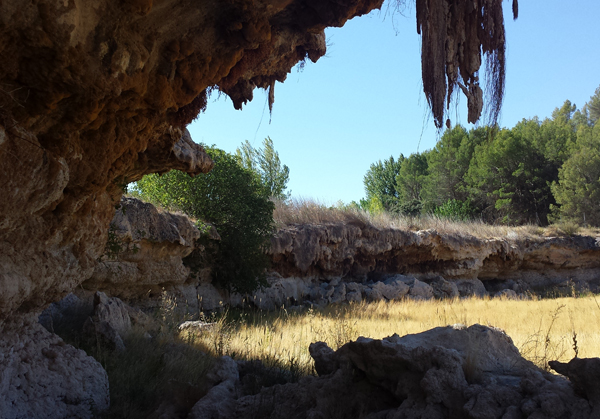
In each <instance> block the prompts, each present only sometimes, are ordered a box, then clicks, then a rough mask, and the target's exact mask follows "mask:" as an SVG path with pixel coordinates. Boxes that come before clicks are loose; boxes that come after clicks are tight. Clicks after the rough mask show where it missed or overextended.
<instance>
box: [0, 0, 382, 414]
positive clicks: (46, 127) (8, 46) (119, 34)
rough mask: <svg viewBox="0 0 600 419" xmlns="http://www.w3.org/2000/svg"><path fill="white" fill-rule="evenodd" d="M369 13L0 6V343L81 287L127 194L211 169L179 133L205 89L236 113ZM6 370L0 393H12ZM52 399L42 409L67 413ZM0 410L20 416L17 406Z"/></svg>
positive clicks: (351, 5)
mask: <svg viewBox="0 0 600 419" xmlns="http://www.w3.org/2000/svg"><path fill="white" fill-rule="evenodd" d="M381 3H382V0H342V1H317V2H315V1H309V0H297V1H275V0H264V1H249V0H231V1H216V2H206V1H195V0H154V1H152V0H126V1H117V0H99V1H93V2H91V1H79V0H74V1H61V2H57V1H48V0H38V1H22V0H4V1H2V2H0V55H1V56H2V60H0V196H1V197H2V198H1V199H0V337H1V338H0V339H4V337H5V336H12V334H13V333H16V334H17V335H23V336H28V334H29V332H28V330H29V329H28V328H29V326H31V325H32V324H34V323H35V321H36V319H37V317H38V315H39V313H40V312H41V311H42V310H43V309H44V308H45V307H47V306H48V305H49V304H50V303H51V302H53V301H58V300H60V299H61V298H62V297H64V296H65V295H67V294H68V293H69V292H70V291H71V290H73V289H74V288H76V287H77V286H78V285H79V284H80V283H81V282H82V281H84V280H86V279H87V278H89V277H90V276H91V274H92V272H93V271H94V268H95V266H96V264H97V262H98V259H99V258H100V256H101V255H102V253H103V250H104V245H105V243H106V240H107V232H108V227H109V224H110V221H111V219H112V218H113V215H114V211H115V205H117V204H118V203H119V199H120V197H121V195H122V193H123V188H124V186H125V185H126V184H127V183H128V182H131V181H135V180H137V179H139V178H141V176H142V175H144V174H145V173H162V172H166V171H168V170H171V169H179V170H183V171H185V172H188V173H190V174H191V175H196V174H199V173H202V172H207V171H209V170H210V169H211V167H212V162H211V161H210V159H209V158H208V156H207V155H206V154H205V153H204V151H203V149H202V147H200V146H198V145H196V144H194V143H193V142H192V141H191V140H190V138H189V135H187V134H186V133H185V126H186V125H187V124H188V123H189V122H191V121H192V120H193V118H195V117H196V116H197V115H198V113H199V112H200V111H201V110H202V109H204V107H205V106H206V99H207V94H208V90H210V89H211V88H215V87H216V88H218V89H220V90H221V91H222V92H225V93H226V94H228V95H229V96H230V97H231V99H232V100H233V103H234V106H236V107H237V108H239V107H241V105H242V104H243V103H244V102H246V101H247V100H250V99H251V98H252V91H253V89H254V88H255V87H257V86H258V87H263V88H270V89H271V92H272V90H273V86H274V83H275V81H283V80H284V79H285V77H286V75H287V73H288V72H289V70H290V69H291V68H292V66H294V65H295V64H296V63H297V62H298V61H300V60H303V59H305V58H308V59H311V60H313V61H316V60H317V59H318V58H319V57H321V56H322V55H323V54H325V35H324V29H325V27H327V26H341V25H343V24H344V23H345V22H346V21H347V20H348V19H350V18H352V17H354V16H359V15H361V14H364V13H368V12H369V11H370V10H372V9H373V8H376V7H380V6H381ZM31 327H35V326H31ZM30 332H31V333H34V331H33V329H32V330H31V331H30ZM7 342H8V341H7ZM19 350H20V351H24V352H26V351H27V350H28V349H27V348H21V349H19ZM65 351H68V349H65ZM57 359H60V357H58V358H57ZM7 362H12V361H7V360H6V359H2V360H0V371H3V372H5V371H9V373H3V375H2V380H3V381H2V383H3V385H13V384H14V383H15V382H16V381H15V380H18V378H16V377H18V376H17V375H14V376H12V375H10V374H13V373H14V370H12V369H8V365H9V364H7ZM15 374H16V373H15ZM40 374H41V373H40ZM63 375H64V376H65V377H67V376H68V375H69V367H68V366H65V371H64V374H63ZM60 376H61V374H55V375H54V376H53V377H54V379H53V380H54V381H53V382H54V384H55V386H57V387H60V386H61V385H62V384H61V382H60V379H59V377H60ZM6 383H8V384H6ZM11 383H13V384H11ZM52 394H54V393H52V391H50V390H49V391H48V393H47V397H48V398H47V399H44V400H46V401H47V404H46V405H47V406H54V405H55V404H57V405H62V404H65V403H67V402H69V401H68V400H67V401H65V400H64V399H60V398H59V399H55V398H53V397H54V396H51V395H52ZM39 397H41V398H43V397H46V396H43V395H42V393H40V396H39ZM78 400H79V399H78ZM77 403H79V404H81V405H82V406H83V405H84V404H85V403H87V402H84V401H77ZM86 406H89V403H88V404H86ZM0 407H1V408H2V410H0V416H2V417H21V416H19V415H20V413H19V412H20V411H19V405H2V406H0ZM6 409H8V410H6ZM54 410H56V412H57V413H56V414H55V417H62V416H61V413H60V412H62V411H61V410H60V409H55V408H49V409H48V410H47V411H48V412H52V411H54ZM34 416H35V415H34ZM80 416H81V415H80ZM49 417H52V413H49ZM81 417H84V416H81Z"/></svg>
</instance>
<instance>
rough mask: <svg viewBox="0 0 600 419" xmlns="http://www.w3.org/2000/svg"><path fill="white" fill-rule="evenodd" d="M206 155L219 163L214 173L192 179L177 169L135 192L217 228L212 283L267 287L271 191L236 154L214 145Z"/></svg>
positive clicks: (244, 290) (149, 178)
mask: <svg viewBox="0 0 600 419" xmlns="http://www.w3.org/2000/svg"><path fill="white" fill-rule="evenodd" d="M206 152H207V153H208V154H209V155H210V157H211V158H212V159H213V160H214V162H215V165H214V168H213V170H212V171H211V172H210V173H208V174H206V175H198V176H196V177H194V178H192V177H190V176H188V175H187V174H185V173H182V172H179V171H171V172H169V173H166V174H164V175H162V176H159V175H148V176H144V178H143V179H142V180H140V181H139V182H137V185H136V189H137V192H138V194H139V196H140V197H141V198H142V199H144V200H147V201H150V202H152V203H155V204H158V205H161V206H163V207H167V208H177V209H179V210H181V211H183V212H185V213H186V214H187V215H189V216H190V217H193V218H198V219H201V220H204V221H206V222H209V223H211V224H213V225H214V226H215V227H216V229H217V231H218V232H219V235H220V236H221V240H220V243H219V245H218V248H217V249H216V251H215V254H214V260H213V270H212V273H213V283H214V284H215V285H217V286H220V287H222V288H226V289H229V290H231V291H237V292H240V293H247V292H252V291H254V290H255V289H256V288H257V287H258V286H259V285H261V284H263V283H264V279H265V270H266V268H267V267H268V263H269V258H268V256H267V255H266V254H265V252H264V250H265V247H266V246H268V245H269V241H270V238H271V236H272V234H273V231H274V222H273V209H274V204H273V203H272V202H271V201H270V200H269V195H270V191H269V190H268V189H267V188H266V187H265V186H264V184H263V183H261V180H260V178H259V177H258V175H256V173H254V172H253V171H251V170H249V169H245V168H243V167H241V166H240V165H239V164H238V161H237V160H236V158H235V157H234V156H233V155H231V154H228V153H226V152H224V151H223V150H219V149H217V148H214V147H206Z"/></svg>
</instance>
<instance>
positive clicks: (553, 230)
mask: <svg viewBox="0 0 600 419" xmlns="http://www.w3.org/2000/svg"><path fill="white" fill-rule="evenodd" d="M273 218H274V219H275V223H276V226H277V227H278V228H283V227H286V226H289V225H298V224H337V223H345V224H354V225H359V226H373V227H375V228H378V229H386V228H390V229H398V230H411V231H418V230H429V229H434V230H436V231H437V232H438V233H441V234H452V235H458V236H464V235H470V236H474V237H477V238H482V239H489V238H504V239H507V240H511V241H517V240H523V239H534V240H535V239H541V238H542V237H556V236H572V235H574V234H583V235H589V236H598V235H600V229H599V228H593V227H588V228H582V227H579V226H577V225H575V224H573V223H561V224H555V225H551V226H549V227H539V226H535V225H524V226H506V225H491V224H486V223H484V222H483V221H481V220H471V221H456V220H450V219H448V218H443V217H438V216H435V215H419V216H414V217H413V216H405V215H398V214H392V213H389V212H380V213H376V214H371V213H369V212H367V211H362V210H359V209H357V208H354V207H351V206H344V205H336V206H327V205H324V204H322V203H319V202H317V201H315V200H310V199H292V200H288V201H276V202H275V210H274V212H273Z"/></svg>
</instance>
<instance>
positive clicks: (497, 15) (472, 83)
mask: <svg viewBox="0 0 600 419" xmlns="http://www.w3.org/2000/svg"><path fill="white" fill-rule="evenodd" d="M416 9H417V32H418V33H419V34H420V35H421V38H422V49H421V66H422V76H423V90H424V92H425V96H426V97H427V102H428V103H429V106H430V108H431V111H432V113H433V117H434V121H435V125H436V127H438V128H441V127H442V126H443V125H444V119H445V116H446V112H447V110H448V108H449V106H450V102H451V99H452V94H453V93H454V92H455V91H456V88H457V87H458V88H460V89H461V90H462V92H463V93H464V95H465V96H466V97H467V106H468V121H469V122H470V123H475V122H477V121H478V120H479V118H480V117H481V114H482V112H483V108H484V92H483V90H482V88H481V85H480V82H481V80H480V72H479V69H480V67H481V64H482V56H483V59H484V60H485V72H486V80H487V83H486V86H485V90H486V91H485V96H486V102H487V105H486V115H485V116H486V118H487V120H488V121H487V122H488V123H491V124H495V123H496V121H497V119H498V115H499V113H500V107H501V105H502V98H503V96H504V78H505V48H506V39H505V34H504V17H503V13H502V0H417V1H416ZM512 9H513V17H514V18H515V19H516V18H517V16H518V1H517V0H513V3H512ZM446 125H450V121H449V120H446Z"/></svg>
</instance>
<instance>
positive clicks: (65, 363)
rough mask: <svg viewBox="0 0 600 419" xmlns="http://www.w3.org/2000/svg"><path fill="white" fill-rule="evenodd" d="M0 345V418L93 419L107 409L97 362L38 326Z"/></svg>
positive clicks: (7, 335) (9, 336)
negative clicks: (94, 415) (94, 414)
mask: <svg viewBox="0 0 600 419" xmlns="http://www.w3.org/2000/svg"><path fill="white" fill-rule="evenodd" d="M10 330H12V331H11V332H4V333H3V334H2V339H1V340H0V395H2V397H0V417H1V418H3V419H25V418H52V419H54V418H56V419H63V418H71V417H72V418H92V411H94V410H95V411H102V410H105V409H107V408H108V405H109V393H108V377H107V375H106V372H105V371H104V369H103V368H102V366H101V365H100V363H99V362H97V361H96V360H94V359H93V358H92V357H89V356H87V355H86V354H85V352H83V351H82V350H79V349H75V348H73V347H72V346H70V345H67V344H65V343H64V342H63V341H62V339H60V338H59V337H58V336H56V335H54V334H51V333H50V332H48V331H47V330H46V329H44V328H43V327H42V326H41V325H39V324H33V325H29V326H28V327H27V329H24V330H20V331H19V332H18V333H17V332H16V331H15V329H13V328H11V329H10Z"/></svg>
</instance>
